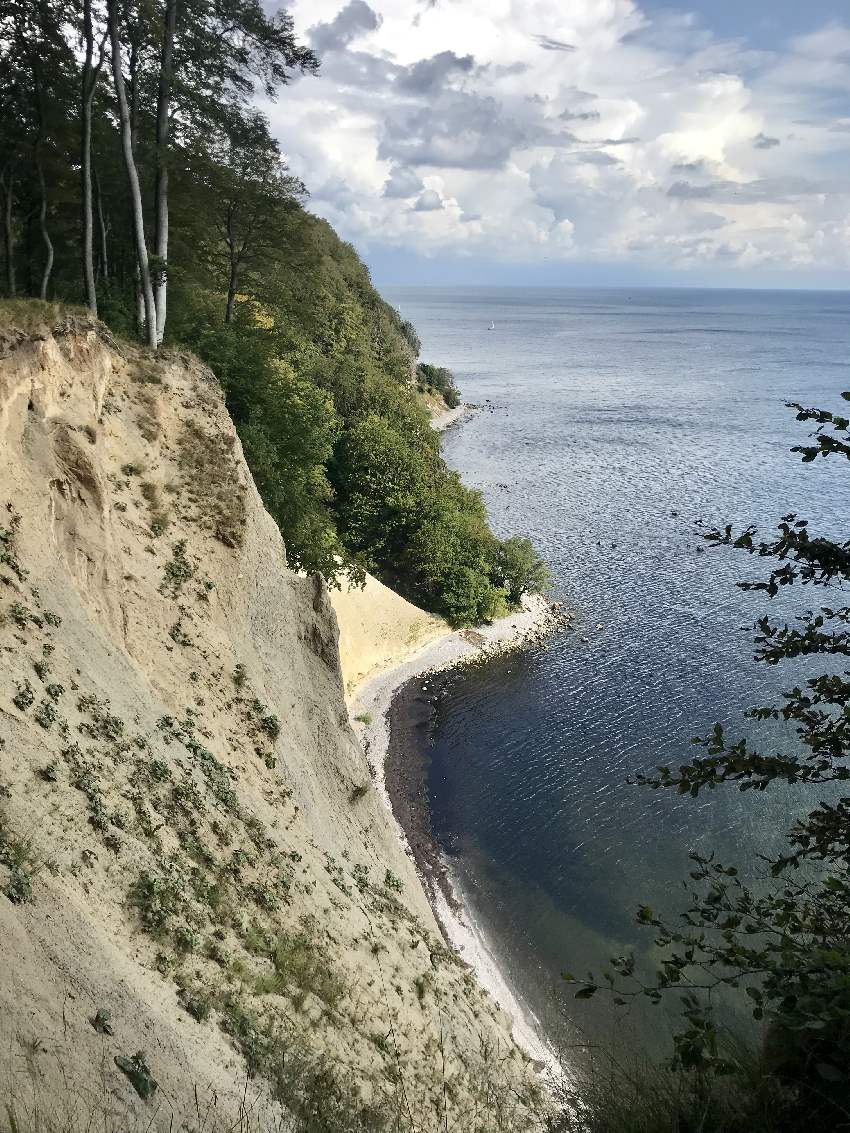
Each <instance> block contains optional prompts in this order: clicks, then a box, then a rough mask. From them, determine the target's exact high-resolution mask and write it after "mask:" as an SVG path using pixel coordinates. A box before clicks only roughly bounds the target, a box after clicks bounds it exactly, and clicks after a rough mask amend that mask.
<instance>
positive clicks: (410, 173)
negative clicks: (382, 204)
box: [384, 165, 424, 197]
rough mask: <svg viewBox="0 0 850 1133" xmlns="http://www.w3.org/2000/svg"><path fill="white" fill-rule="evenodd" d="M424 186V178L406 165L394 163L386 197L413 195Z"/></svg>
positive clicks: (385, 190) (386, 189)
mask: <svg viewBox="0 0 850 1133" xmlns="http://www.w3.org/2000/svg"><path fill="white" fill-rule="evenodd" d="M423 187H424V186H423V185H422V178H421V177H420V176H419V174H418V173H416V172H414V170H412V169H410V168H408V166H406V165H394V166H393V169H392V172H391V173H390V176H389V178H388V179H387V182H386V184H385V185H384V196H385V197H413V196H415V195H416V194H417V193H418V192H419V191H420V190H421V189H422V188H423Z"/></svg>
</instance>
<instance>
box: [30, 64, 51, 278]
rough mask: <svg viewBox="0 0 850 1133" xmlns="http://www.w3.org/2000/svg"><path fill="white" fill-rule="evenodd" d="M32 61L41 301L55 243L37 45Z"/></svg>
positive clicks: (33, 153)
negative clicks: (50, 228) (41, 253)
mask: <svg viewBox="0 0 850 1133" xmlns="http://www.w3.org/2000/svg"><path fill="white" fill-rule="evenodd" d="M27 50H28V54H29V60H30V73H31V74H32V86H33V94H34V96H35V99H34V101H35V123H36V128H35V137H34V138H33V143H32V158H33V165H34V166H35V175H36V180H37V181H38V195H39V202H38V229H39V232H40V233H41V240H42V243H43V244H44V267H43V269H42V272H41V282H40V284H39V288H38V296H39V298H40V299H41V300H45V299H46V298H47V288H48V286H49V285H50V273H51V272H52V271H53V241H52V240H51V239H50V233H49V232H48V231H47V182H46V181H45V178H44V163H43V161H42V155H41V154H42V142H43V141H44V91H43V88H42V84H41V62H40V58H39V53H38V47H37V45H32V44H30V45H29V46H28V49H27Z"/></svg>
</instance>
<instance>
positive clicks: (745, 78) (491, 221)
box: [263, 0, 850, 270]
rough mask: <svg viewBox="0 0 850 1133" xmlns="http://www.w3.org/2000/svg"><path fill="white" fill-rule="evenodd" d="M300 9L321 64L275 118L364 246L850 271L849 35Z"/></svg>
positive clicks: (485, 10) (285, 142)
mask: <svg viewBox="0 0 850 1133" xmlns="http://www.w3.org/2000/svg"><path fill="white" fill-rule="evenodd" d="M288 10H289V11H290V12H291V13H292V15H293V17H294V19H295V23H296V28H297V29H298V31H299V34H301V35H305V36H307V37H308V38H309V40H310V42H311V43H312V44H313V45H314V46H315V47H316V50H317V51H318V52H319V54H320V55H321V58H322V68H321V74H320V76H319V77H318V78H315V79H314V78H311V77H308V78H305V79H304V80H301V81H299V82H298V83H295V84H292V85H291V86H290V87H288V88H287V90H286V91H285V92H284V94H283V95H282V97H281V98H280V100H279V101H278V102H276V103H274V104H264V106H263V108H264V109H265V110H266V112H267V113H268V114H269V117H270V119H271V121H272V124H273V127H274V128H275V129H276V131H277V134H278V136H279V138H280V140H281V144H282V146H283V149H284V151H285V153H286V155H287V159H288V161H289V165H290V168H291V169H292V171H293V172H294V173H296V174H297V175H298V176H300V177H301V178H302V179H303V180H304V181H305V183H306V184H307V186H308V188H309V189H310V191H311V207H312V208H313V209H314V210H315V211H316V212H318V213H319V214H321V215H323V216H325V217H327V218H328V219H329V220H330V221H331V222H332V223H333V224H334V225H335V226H336V227H337V228H338V229H339V230H340V231H341V232H342V234H343V235H344V236H345V237H346V238H347V239H350V240H352V241H354V242H355V243H356V244H358V245H359V246H361V247H362V246H366V245H368V243H369V242H370V241H372V240H374V239H376V238H379V239H380V240H381V242H382V243H383V244H385V245H387V246H389V247H394V248H397V249H403V250H406V251H410V252H418V253H422V254H426V255H434V254H436V253H439V252H441V251H445V252H446V253H449V254H451V255H458V254H462V255H465V256H473V255H474V256H478V257H484V258H492V259H503V260H521V261H524V262H527V261H534V260H541V261H542V260H552V259H554V260H561V259H563V260H580V261H600V260H604V261H605V262H611V261H622V262H624V263H639V264H648V265H652V264H656V265H660V266H663V267H665V268H668V267H671V266H675V267H680V268H682V269H683V270H687V269H689V268H691V267H697V266H699V265H700V264H719V263H723V264H727V263H730V264H735V263H739V264H740V265H741V266H745V267H747V268H752V267H754V266H755V267H761V266H766V267H770V266H771V265H782V266H783V267H785V266H789V265H790V266H791V267H794V266H799V267H800V269H801V270H803V269H806V270H808V268H809V267H810V266H811V265H813V264H814V265H825V266H832V267H840V268H842V269H843V268H846V267H850V177H848V173H847V167H846V159H845V155H844V151H845V148H846V134H847V133H848V132H850V102H848V100H847V96H846V91H847V89H848V86H850V27H848V26H847V25H845V24H844V23H841V22H839V21H834V22H833V23H831V24H829V25H827V26H826V27H820V26H818V25H817V24H816V23H813V24H812V27H811V30H810V32H809V33H808V34H806V35H803V36H798V37H797V38H796V39H793V40H789V41H788V42H787V43H786V45H785V46H784V47H781V48H777V47H774V48H773V49H772V50H771V51H760V50H759V49H758V48H759V44H758V42H753V43H745V42H743V41H728V40H722V39H718V38H717V37H715V36H713V35H712V34H711V32H710V31H709V30H708V29H707V28H706V27H705V26H704V24H703V23H701V21H700V19H699V18H698V17H697V16H694V15H693V14H689V13H686V12H683V11H682V10H674V9H673V8H672V7H668V9H666V10H664V9H661V8H659V7H657V6H655V5H654V6H653V8H652V10H651V11H650V10H649V9H648V8H644V0H604V2H603V0H571V2H570V3H569V4H564V3H563V0H535V3H534V4H533V5H531V4H521V3H519V2H518V0H510V2H509V3H508V4H507V5H502V6H494V5H493V4H492V0H463V3H462V4H459V3H448V2H446V0H439V2H434V3H427V2H425V0H368V2H367V0H289V5H288ZM753 27H755V25H753ZM800 171H805V176H801V175H800ZM426 212H427V213H430V214H431V215H430V219H429V220H428V223H424V222H423V218H422V216H421V215H420V214H422V213H426Z"/></svg>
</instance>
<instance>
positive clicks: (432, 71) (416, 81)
mask: <svg viewBox="0 0 850 1133" xmlns="http://www.w3.org/2000/svg"><path fill="white" fill-rule="evenodd" d="M474 65H475V60H474V59H473V57H472V56H471V55H463V56H460V55H455V53H454V52H453V51H441V52H440V53H439V54H438V55H432V56H431V58H430V59H420V60H419V62H417V63H414V64H413V66H412V67H408V68H407V69H406V70H405V71H404V72H403V73H402V74H401V75H400V76H399V77H398V79H397V80H396V85H397V86H398V87H399V89H400V90H402V91H405V92H406V93H409V94H420V95H428V94H431V93H432V92H433V91H435V90H438V89H440V88H442V87H443V86H445V84H446V82H447V80H448V79H450V78H452V77H453V76H455V75H468V74H469V72H470V71H471V70H472V68H473V66H474Z"/></svg>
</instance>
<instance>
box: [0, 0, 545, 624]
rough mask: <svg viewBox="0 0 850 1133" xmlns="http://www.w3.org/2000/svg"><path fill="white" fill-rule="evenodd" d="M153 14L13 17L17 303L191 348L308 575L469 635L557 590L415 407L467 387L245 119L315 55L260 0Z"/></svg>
mask: <svg viewBox="0 0 850 1133" xmlns="http://www.w3.org/2000/svg"><path fill="white" fill-rule="evenodd" d="M161 7H162V10H161V12H159V13H158V14H157V15H158V18H155V16H154V14H153V13H151V12H150V11H149V10H148V9H147V8H146V7H145V6H143V5H137V4H136V3H134V2H133V0H129V2H126V3H121V2H119V0H108V2H107V3H106V4H105V5H100V4H98V3H94V2H92V0H79V2H78V3H76V2H71V3H69V4H62V3H60V2H59V0H45V2H44V3H41V4H39V5H30V4H25V3H22V2H21V0H14V2H13V3H11V4H10V5H7V6H6V8H5V9H4V12H3V15H2V16H0V65H2V68H3V70H4V74H6V75H7V76H10V78H11V81H10V82H7V83H5V84H4V86H3V91H2V94H0V110H2V115H1V116H0V123H2V125H0V194H2V200H0V205H2V216H3V232H4V240H3V249H4V284H5V286H4V291H5V294H6V295H7V296H10V297H13V298H14V297H15V296H16V295H26V296H40V297H41V298H42V299H47V298H55V299H60V300H65V301H70V302H79V301H80V300H82V301H84V302H85V303H86V304H87V306H88V307H89V309H90V310H91V311H92V312H93V313H96V314H98V315H99V316H100V317H101V318H102V319H104V320H105V321H106V322H107V324H108V325H109V326H110V327H111V328H112V329H113V330H115V331H116V332H117V333H119V334H122V335H125V336H137V337H139V338H141V339H142V341H144V342H146V343H147V344H148V345H149V347H150V348H151V349H152V350H155V349H157V348H158V346H159V345H160V344H161V343H164V344H166V345H169V344H171V345H174V346H182V347H187V348H189V349H191V350H193V351H195V352H196V353H197V354H199V355H200V357H201V358H203V359H204V360H205V361H206V362H207V363H208V364H209V365H210V366H211V367H212V369H213V370H214V371H215V373H216V375H217V376H218V378H219V380H220V381H221V383H222V385H223V386H224V389H225V391H226V395H227V402H228V407H229V409H230V411H231V414H232V416H233V418H234V421H235V423H236V426H237V429H238V431H239V434H240V437H241V439H242V442H243V445H244V448H245V453H246V457H247V459H248V463H249V466H250V468H251V471H252V473H253V475H254V478H255V480H256V482H257V485H258V487H259V489H260V492H261V494H262V496H263V500H264V502H265V504H266V506H267V508H268V509H269V511H270V512H271V513H272V515H273V516H274V517H275V519H276V520H277V522H278V524H279V526H280V528H281V531H282V533H283V536H284V539H285V541H286V545H287V549H288V553H289V557H290V561H291V563H292V565H294V566H296V567H300V568H302V569H304V570H308V571H318V572H319V573H321V574H322V575H324V577H325V578H327V579H328V580H329V581H331V582H334V581H336V580H337V579H339V578H340V576H341V575H342V574H343V573H345V572H348V573H350V574H353V575H354V577H355V578H356V577H358V576H362V572H363V570H364V569H365V570H370V571H373V572H374V573H375V574H377V575H378V576H379V577H380V578H381V579H382V580H384V581H386V582H388V583H390V584H391V585H393V586H395V587H397V588H398V589H399V590H400V591H401V592H402V593H404V594H405V596H407V597H409V598H411V599H412V600H414V601H416V602H418V603H420V604H422V605H424V606H426V607H427V608H428V609H429V610H432V611H433V612H436V613H439V614H441V615H443V616H445V617H446V618H447V619H448V620H449V621H451V622H452V623H454V624H458V625H460V624H469V623H475V622H481V621H486V620H489V619H491V618H493V617H494V616H496V615H498V614H499V613H502V612H504V611H505V610H506V609H507V608H508V607H509V606H510V605H511V604H515V603H516V602H517V601H518V600H519V598H520V597H521V595H522V593H523V592H524V591H525V590H526V589H528V588H529V587H530V585H531V583H532V582H533V585H535V586H539V585H541V584H542V581H543V580H544V578H545V574H544V572H543V571H542V568H541V566H540V565H539V563H538V560H537V559H536V556H535V555H534V553H533V551H532V549H531V547H530V544H527V542H524V541H523V542H522V543H521V544H520V543H518V542H517V541H513V542H512V543H511V544H510V546H508V547H505V545H504V544H502V543H501V542H500V541H499V540H498V539H497V538H496V537H495V536H494V535H493V533H492V532H491V531H490V529H489V526H488V523H487V518H486V514H485V510H484V506H483V503H482V500H481V497H480V496H479V494H478V493H476V492H473V491H470V490H469V489H467V488H465V487H464V486H463V485H462V484H461V483H460V481H459V480H458V478H457V477H456V476H455V475H454V474H453V473H452V472H450V471H449V469H448V468H447V467H446V465H445V463H444V461H443V459H442V457H441V455H440V451H439V444H438V440H437V438H436V437H435V435H434V432H433V430H432V429H431V427H430V420H429V417H428V414H427V413H426V411H425V409H424V408H423V407H422V405H421V395H422V394H428V395H431V396H432V397H433V396H437V397H441V398H442V399H443V401H444V402H445V404H446V405H448V406H454V405H457V404H458V402H459V395H458V393H457V390H456V388H455V386H454V382H453V380H452V377H451V374H450V373H449V371H447V370H445V369H443V368H440V367H436V366H430V365H428V364H426V363H421V362H419V361H418V354H419V339H418V337H417V335H416V331H415V330H414V328H413V327H412V326H411V325H410V323H408V322H406V321H404V320H402V318H401V317H400V315H399V314H398V312H396V311H395V310H393V309H392V308H391V307H390V306H389V305H388V304H386V303H385V302H384V301H383V300H382V299H381V297H380V296H379V295H378V294H377V293H376V291H375V290H374V288H373V287H372V284H371V281H370V279H369V274H368V272H367V270H366V268H365V267H364V265H363V264H362V263H361V261H360V260H359V259H358V257H357V255H356V253H355V251H354V249H353V248H352V247H351V246H350V245H347V244H345V243H343V242H342V241H341V240H340V239H339V238H338V237H337V236H336V234H335V233H334V232H333V230H332V229H331V228H330V226H329V225H328V224H326V223H325V222H324V221H322V220H319V219H317V218H316V217H314V216H311V215H310V214H309V213H308V212H307V211H306V210H305V209H304V207H303V200H304V198H305V195H306V194H305V190H304V187H303V186H302V185H301V184H300V182H299V181H298V180H297V178H295V177H293V176H291V174H290V173H289V172H288V171H287V168H286V164H285V162H284V160H283V158H282V156H281V153H280V150H279V147H278V144H277V142H276V141H275V140H274V139H273V138H272V137H271V134H270V132H269V128H268V123H267V121H266V119H265V118H264V117H263V116H262V115H261V114H259V113H258V112H257V110H256V109H255V108H254V107H253V106H252V105H251V103H250V97H251V95H252V93H253V91H254V89H255V88H256V87H258V86H259V87H260V88H262V89H263V90H264V91H265V93H266V94H267V95H268V96H269V97H274V96H275V94H276V92H277V91H278V89H279V88H280V87H281V86H283V85H285V84H286V83H287V82H288V81H289V80H290V79H291V78H292V77H293V76H295V75H299V74H303V75H310V74H312V73H315V72H316V71H317V70H318V60H317V59H316V57H315V55H314V54H313V52H312V51H311V50H310V49H309V48H307V47H305V46H304V45H302V44H299V43H298V42H297V39H296V37H295V34H294V31H293V26H292V18H291V16H290V15H289V14H288V13H286V12H282V13H280V14H278V15H277V16H275V17H268V16H267V15H266V14H265V13H264V11H263V8H262V5H261V4H260V3H259V0H224V2H223V3H221V4H217V5H215V6H214V7H209V6H205V5H185V6H184V5H177V4H176V0H166V2H165V3H164V4H163V5H162V6H161ZM518 552H519V554H518Z"/></svg>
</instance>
